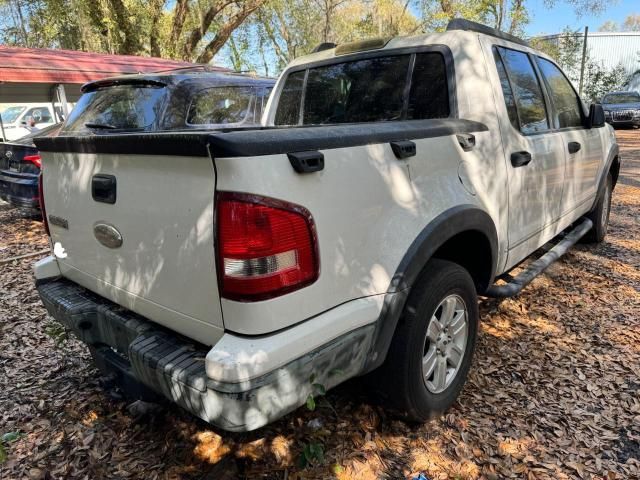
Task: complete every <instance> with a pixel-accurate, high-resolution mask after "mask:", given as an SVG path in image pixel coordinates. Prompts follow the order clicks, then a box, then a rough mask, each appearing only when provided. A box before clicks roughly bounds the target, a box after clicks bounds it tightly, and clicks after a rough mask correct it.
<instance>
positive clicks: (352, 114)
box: [275, 52, 450, 125]
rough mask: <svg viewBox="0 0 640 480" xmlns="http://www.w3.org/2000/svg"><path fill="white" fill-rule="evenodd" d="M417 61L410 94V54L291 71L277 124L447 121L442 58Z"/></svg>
mask: <svg viewBox="0 0 640 480" xmlns="http://www.w3.org/2000/svg"><path fill="white" fill-rule="evenodd" d="M415 58H416V60H415V66H414V69H413V72H412V79H411V88H410V89H408V88H407V78H408V75H407V74H408V73H409V66H410V63H411V55H410V54H403V55H389V56H385V57H374V58H368V59H362V60H355V61H351V62H344V63H336V64H331V65H325V66H318V67H313V68H310V69H309V70H308V73H306V72H304V71H299V72H294V73H292V74H290V75H289V76H288V77H287V79H286V82H285V85H284V87H283V90H282V92H281V94H280V99H279V101H278V108H277V110H276V116H275V124H276V125H298V124H300V123H302V124H304V125H323V124H339V123H360V122H382V121H393V120H402V119H425V118H445V117H448V116H449V114H450V109H449V102H450V99H449V94H448V85H447V74H446V67H445V61H444V57H443V55H442V54H440V53H437V52H428V53H418V54H416V55H415ZM305 74H306V75H307V78H306V84H305ZM303 90H304V92H303ZM407 93H408V98H407ZM301 107H302V114H301V113H300V108H301Z"/></svg>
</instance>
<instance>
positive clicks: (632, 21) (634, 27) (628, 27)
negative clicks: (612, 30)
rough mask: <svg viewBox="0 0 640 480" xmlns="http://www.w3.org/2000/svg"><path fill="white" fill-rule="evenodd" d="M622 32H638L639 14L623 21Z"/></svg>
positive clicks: (639, 28) (639, 25) (639, 29)
mask: <svg viewBox="0 0 640 480" xmlns="http://www.w3.org/2000/svg"><path fill="white" fill-rule="evenodd" d="M622 31H623V32H640V14H631V15H628V16H627V18H625V19H624V23H623V24H622Z"/></svg>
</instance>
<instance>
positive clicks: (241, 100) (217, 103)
mask: <svg viewBox="0 0 640 480" xmlns="http://www.w3.org/2000/svg"><path fill="white" fill-rule="evenodd" d="M255 101H256V90H255V89H254V88H251V87H215V88H207V89H206V90H201V91H200V92H198V93H197V94H196V95H195V96H194V98H193V100H192V101H191V106H190V107H189V113H188V114H187V123H188V124H189V125H211V124H229V123H242V122H245V121H251V122H253V121H254V118H253V112H254V105H255ZM249 117H250V118H249Z"/></svg>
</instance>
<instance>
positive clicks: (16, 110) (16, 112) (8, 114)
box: [0, 107, 27, 123]
mask: <svg viewBox="0 0 640 480" xmlns="http://www.w3.org/2000/svg"><path fill="white" fill-rule="evenodd" d="M26 109H27V107H9V108H6V109H5V110H3V111H2V113H0V116H2V123H13V122H15V121H16V120H17V119H18V117H19V116H20V114H21V113H22V112H24V111H25V110H26Z"/></svg>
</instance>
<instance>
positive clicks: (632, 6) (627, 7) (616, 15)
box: [525, 0, 640, 37]
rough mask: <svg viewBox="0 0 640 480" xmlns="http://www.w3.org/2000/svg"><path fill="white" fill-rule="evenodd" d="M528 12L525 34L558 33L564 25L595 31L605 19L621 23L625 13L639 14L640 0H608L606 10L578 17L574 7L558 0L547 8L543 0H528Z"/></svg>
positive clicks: (574, 28)
mask: <svg viewBox="0 0 640 480" xmlns="http://www.w3.org/2000/svg"><path fill="white" fill-rule="evenodd" d="M527 6H529V14H530V16H531V23H530V24H529V25H528V26H527V28H525V33H526V36H528V37H530V36H531V37H532V36H536V35H540V34H551V33H560V32H561V31H562V30H563V29H564V28H565V27H566V26H569V27H571V28H572V29H573V30H576V29H583V28H584V27H585V26H588V27H589V31H592V32H595V31H597V30H598V28H599V27H600V25H602V24H603V23H604V22H606V21H607V20H613V21H614V22H617V23H618V24H622V23H623V22H624V19H625V17H626V16H627V15H629V14H632V13H636V14H640V0H618V1H617V2H616V1H610V2H609V5H608V6H607V8H606V10H605V11H604V12H603V13H601V14H599V15H584V16H582V17H578V16H577V15H576V13H575V9H574V7H572V6H571V5H567V3H565V2H562V0H558V1H557V4H556V6H555V7H553V8H547V7H546V6H545V5H544V0H529V1H528V2H527Z"/></svg>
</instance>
